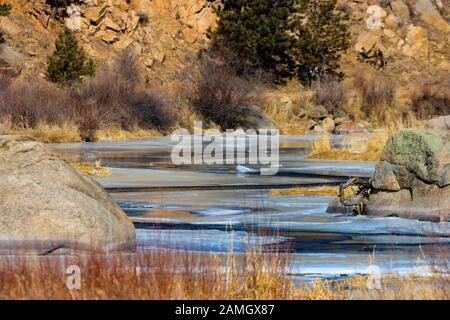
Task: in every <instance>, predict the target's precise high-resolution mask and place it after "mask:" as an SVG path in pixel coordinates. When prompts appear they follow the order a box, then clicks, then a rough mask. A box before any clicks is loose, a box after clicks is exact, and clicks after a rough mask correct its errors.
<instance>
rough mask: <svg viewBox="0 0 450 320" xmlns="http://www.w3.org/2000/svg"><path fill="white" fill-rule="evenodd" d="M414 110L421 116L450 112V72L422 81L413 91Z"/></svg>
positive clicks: (427, 116) (426, 116)
mask: <svg viewBox="0 0 450 320" xmlns="http://www.w3.org/2000/svg"><path fill="white" fill-rule="evenodd" d="M411 101H412V106H413V111H414V112H415V114H416V115H417V116H418V117H419V118H429V117H432V116H436V115H448V114H450V74H449V73H448V72H447V73H443V74H441V75H439V76H437V77H435V78H433V79H429V80H426V81H424V82H423V83H420V84H419V85H418V86H417V87H416V88H414V89H413V90H412V92H411Z"/></svg>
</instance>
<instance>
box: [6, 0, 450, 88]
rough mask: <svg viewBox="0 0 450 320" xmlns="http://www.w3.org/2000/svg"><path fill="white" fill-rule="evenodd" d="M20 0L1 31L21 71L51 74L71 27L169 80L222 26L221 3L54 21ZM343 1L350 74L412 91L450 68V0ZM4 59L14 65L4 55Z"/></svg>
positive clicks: (108, 52) (149, 5) (131, 8)
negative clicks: (369, 72)
mask: <svg viewBox="0 0 450 320" xmlns="http://www.w3.org/2000/svg"><path fill="white" fill-rule="evenodd" d="M0 2H7V0H0ZM13 3H14V7H13V10H12V12H11V14H10V15H9V16H6V17H0V29H1V31H2V32H3V35H4V39H5V42H6V45H7V46H8V48H9V49H11V50H13V51H14V52H15V53H16V54H17V55H21V57H23V66H21V68H19V69H20V70H21V71H22V74H23V75H24V76H25V77H28V76H43V73H44V71H45V65H46V57H47V55H48V54H49V53H50V52H51V51H52V50H53V43H54V40H55V37H56V34H57V32H58V31H60V30H61V28H62V27H63V26H64V25H66V26H68V27H70V28H72V29H73V30H74V31H76V33H77V36H78V37H79V39H80V40H81V42H82V44H83V46H84V47H85V49H86V51H87V52H88V53H89V54H90V55H91V56H92V57H93V58H94V59H96V60H97V61H110V60H111V58H112V57H114V56H115V55H116V54H117V53H119V52H120V51H121V50H123V49H125V48H132V49H133V50H135V51H136V52H137V53H138V54H139V56H140V57H141V60H142V65H143V66H145V70H146V72H147V75H148V76H150V77H151V76H155V78H157V79H159V80H161V81H162V82H164V80H166V79H169V78H170V74H171V72H172V71H174V70H176V69H179V68H180V67H183V66H184V64H185V63H186V61H187V60H186V59H187V58H188V57H191V56H194V55H195V54H196V53H197V52H198V49H199V48H201V47H205V46H207V43H208V41H207V39H206V37H205V32H206V30H207V29H208V28H209V27H210V26H213V25H214V22H215V15H214V10H213V5H214V4H218V1H216V2H214V1H207V0H82V1H79V3H78V4H77V5H73V6H70V7H68V8H67V7H64V8H63V7H61V8H59V9H58V11H57V14H56V18H55V19H54V20H53V19H50V16H51V13H52V10H51V7H50V6H49V5H47V4H46V3H45V1H44V0H30V1H25V0H18V1H13ZM338 6H339V8H340V9H341V10H345V11H346V12H348V14H349V16H350V21H349V23H350V30H351V33H352V47H351V48H350V49H349V50H348V52H347V53H346V54H345V55H344V56H343V62H342V64H341V65H342V70H343V71H344V72H345V73H346V74H349V75H351V73H352V71H354V69H355V68H357V67H365V66H367V67H371V68H379V67H382V65H383V66H384V68H385V70H386V73H388V74H389V75H391V76H392V77H393V78H394V79H395V80H397V81H398V83H399V84H400V85H401V86H403V87H404V88H405V90H407V89H408V88H409V86H410V84H411V83H415V82H420V81H422V80H423V79H426V78H427V77H431V78H432V77H434V76H436V75H437V74H438V73H442V72H444V73H446V74H447V75H448V73H449V72H450V61H449V59H450V25H449V20H450V9H449V8H450V0H351V1H350V0H339V1H338ZM77 19H78V20H77ZM11 50H10V51H8V52H9V54H10V56H11V54H12V53H11ZM380 52H381V53H382V57H383V63H382V65H380V61H379V59H378V58H377V57H376V56H377V54H379V53H380ZM377 59H378V60H377ZM0 60H1V61H0V65H1V64H2V63H3V64H6V63H7V61H6V60H5V59H3V60H2V54H1V53H0ZM5 61H6V62H5ZM371 65H372V66H371ZM22 67H23V69H22ZM447 89H449V88H447ZM449 90H450V89H449ZM401 95H402V91H401V90H400V96H401Z"/></svg>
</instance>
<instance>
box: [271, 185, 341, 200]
mask: <svg viewBox="0 0 450 320" xmlns="http://www.w3.org/2000/svg"><path fill="white" fill-rule="evenodd" d="M338 194H339V187H337V186H319V187H296V188H290V189H273V190H270V195H272V196H305V197H308V196H314V197H324V196H331V197H333V196H337V195H338Z"/></svg>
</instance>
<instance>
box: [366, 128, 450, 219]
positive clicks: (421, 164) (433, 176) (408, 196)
mask: <svg viewBox="0 0 450 320" xmlns="http://www.w3.org/2000/svg"><path fill="white" fill-rule="evenodd" d="M372 186H373V190H372V193H371V194H370V197H369V202H368V205H367V214H368V215H369V216H398V217H404V218H411V219H420V220H430V221H448V220H449V219H450V136H449V132H448V131H446V130H436V129H404V130H401V131H399V132H398V133H396V134H395V135H393V136H392V137H391V138H390V139H389V141H388V143H387V144H386V146H385V148H384V150H383V154H382V156H381V160H380V162H379V163H378V164H377V167H376V169H375V176H374V179H373V181H372Z"/></svg>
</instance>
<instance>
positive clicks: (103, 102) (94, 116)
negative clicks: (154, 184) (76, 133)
mask: <svg viewBox="0 0 450 320" xmlns="http://www.w3.org/2000/svg"><path fill="white" fill-rule="evenodd" d="M140 80H141V76H140V70H139V59H138V57H137V56H136V55H135V54H134V53H132V51H124V53H123V54H122V55H120V56H119V57H118V58H117V59H116V60H115V61H114V62H113V63H112V65H111V66H104V67H103V68H102V69H101V70H100V72H98V74H97V75H96V76H95V77H94V78H92V79H90V80H88V81H87V82H86V83H84V84H82V85H81V86H79V87H78V88H77V90H75V91H74V97H75V98H76V100H77V102H78V104H77V106H78V107H77V111H76V113H77V119H78V120H77V121H78V123H79V126H80V134H81V136H82V137H83V139H85V140H87V141H93V140H95V139H96V135H95V133H96V131H98V130H100V129H102V128H104V127H105V126H109V125H118V126H119V127H121V128H123V129H125V130H133V128H135V127H136V125H138V126H140V127H142V128H148V129H161V130H167V129H168V128H169V127H170V126H171V125H172V124H173V123H174V119H175V114H174V112H173V111H172V110H171V109H170V108H169V107H168V106H167V105H166V104H165V102H164V100H163V99H162V98H160V97H158V96H157V95H155V94H153V93H151V92H145V91H143V89H142V88H141V87H140V82H141V81H140Z"/></svg>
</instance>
